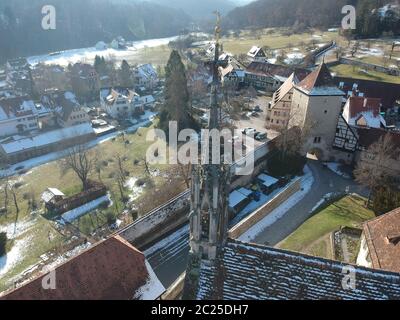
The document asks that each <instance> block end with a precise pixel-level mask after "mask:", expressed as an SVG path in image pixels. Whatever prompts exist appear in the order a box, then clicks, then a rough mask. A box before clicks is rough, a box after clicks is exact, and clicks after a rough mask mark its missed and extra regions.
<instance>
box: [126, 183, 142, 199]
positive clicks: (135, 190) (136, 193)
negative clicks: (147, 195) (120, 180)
mask: <svg viewBox="0 0 400 320" xmlns="http://www.w3.org/2000/svg"><path fill="white" fill-rule="evenodd" d="M136 181H138V179H137V178H134V177H133V178H129V179H128V180H127V181H126V182H125V187H126V188H128V189H129V190H130V191H131V194H130V195H129V202H132V201H134V200H136V199H137V198H139V197H140V195H141V194H142V193H143V186H140V187H138V186H137V185H136Z"/></svg>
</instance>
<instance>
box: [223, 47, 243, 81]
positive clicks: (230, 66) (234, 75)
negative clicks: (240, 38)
mask: <svg viewBox="0 0 400 320" xmlns="http://www.w3.org/2000/svg"><path fill="white" fill-rule="evenodd" d="M219 60H220V61H221V62H223V64H224V66H225V67H221V77H222V79H223V81H224V83H225V85H230V86H232V87H233V88H235V89H238V88H240V87H241V86H243V85H244V80H245V67H244V66H243V65H242V64H241V63H240V62H239V61H237V60H236V59H235V58H233V57H232V56H231V55H229V54H227V53H224V54H222V55H221V56H220V57H219Z"/></svg>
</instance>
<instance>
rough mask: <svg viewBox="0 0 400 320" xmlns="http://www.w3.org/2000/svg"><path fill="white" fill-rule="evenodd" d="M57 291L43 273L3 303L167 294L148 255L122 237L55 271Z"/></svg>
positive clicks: (148, 297)
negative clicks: (47, 286)
mask: <svg viewBox="0 0 400 320" xmlns="http://www.w3.org/2000/svg"><path fill="white" fill-rule="evenodd" d="M54 271H55V273H56V277H55V281H56V283H55V289H53V290H48V289H47V290H46V289H45V288H44V287H43V285H42V282H43V279H44V278H45V277H46V276H47V275H48V273H42V274H40V275H38V276H37V277H36V278H34V279H33V280H30V281H29V282H27V283H25V284H23V285H22V286H20V287H18V288H16V289H14V290H11V291H8V292H6V293H5V294H3V295H2V296H1V297H0V300H156V299H159V298H160V296H161V295H162V294H163V293H164V292H165V288H164V287H163V285H162V284H161V282H160V281H159V280H158V278H157V276H156V275H155V273H154V271H153V269H152V267H151V266H150V264H149V263H148V262H147V260H146V258H145V256H144V254H143V253H142V252H140V251H139V250H137V249H136V248H135V247H133V246H132V245H131V244H130V243H128V242H127V241H126V240H124V239H123V238H121V237H120V236H118V235H116V236H112V237H110V238H108V239H106V240H104V241H101V242H99V243H97V244H95V245H93V246H92V247H90V248H89V249H86V250H85V251H83V252H82V253H80V254H78V255H77V256H75V257H73V258H71V259H69V260H67V261H66V262H63V263H62V264H59V265H58V266H57V267H55V269H54Z"/></svg>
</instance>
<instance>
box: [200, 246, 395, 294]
mask: <svg viewBox="0 0 400 320" xmlns="http://www.w3.org/2000/svg"><path fill="white" fill-rule="evenodd" d="M344 266H345V264H342V263H340V262H338V261H331V260H327V259H322V258H316V257H311V256H307V255H303V254H300V253H295V252H289V251H284V250H279V249H274V248H270V247H265V246H261V245H256V244H248V243H242V242H239V241H236V240H231V239H228V241H227V244H226V245H225V247H224V248H223V250H222V252H221V253H220V255H219V257H218V258H217V260H216V262H215V264H214V266H210V265H208V264H206V263H205V262H202V263H201V267H200V277H199V284H198V290H197V296H196V298H197V299H224V300H248V299H257V300H275V299H282V300H314V299H315V300H333V299H339V300H341V299H343V300H351V299H360V300H362V299H400V274H399V273H392V272H386V271H382V270H373V269H367V268H363V267H358V266H354V268H355V271H356V288H355V290H345V289H343V287H342V280H343V276H344V275H343V274H342V271H343V267H344Z"/></svg>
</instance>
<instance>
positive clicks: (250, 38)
mask: <svg viewBox="0 0 400 320" xmlns="http://www.w3.org/2000/svg"><path fill="white" fill-rule="evenodd" d="M267 32H268V30H264V33H263V34H261V35H259V36H255V35H254V33H251V32H249V31H246V32H243V33H242V34H241V35H240V36H239V37H238V38H236V37H229V38H223V39H222V43H223V45H224V50H225V51H227V52H230V53H232V54H241V53H247V52H248V51H249V50H250V48H251V47H252V46H253V45H257V46H260V47H263V46H268V47H270V48H271V49H280V48H287V47H288V46H290V47H298V48H299V49H302V48H301V47H302V45H304V44H308V43H310V42H311V41H315V42H316V43H326V42H329V41H332V40H335V41H337V42H341V41H342V38H341V37H340V36H339V34H338V33H337V32H318V31H316V32H315V33H314V34H311V33H302V34H293V35H290V36H287V35H284V34H282V33H283V31H282V30H279V29H277V30H276V31H274V32H273V33H271V34H267ZM313 35H314V36H313Z"/></svg>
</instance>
